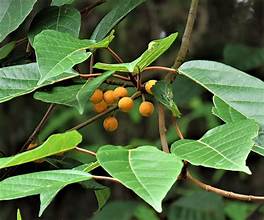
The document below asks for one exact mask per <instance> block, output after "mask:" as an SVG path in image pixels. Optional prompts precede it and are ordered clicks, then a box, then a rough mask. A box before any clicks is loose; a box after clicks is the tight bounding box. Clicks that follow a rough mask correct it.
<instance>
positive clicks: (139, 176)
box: [96, 145, 183, 212]
mask: <svg viewBox="0 0 264 220" xmlns="http://www.w3.org/2000/svg"><path fill="white" fill-rule="evenodd" d="M96 156H97V159H98V161H99V163H100V165H101V166H102V167H103V168H104V169H105V170H106V171H107V172H108V173H109V174H110V175H111V176H113V177H114V178H116V179H118V180H119V181H120V182H121V183H122V184H124V185H125V186H126V187H127V188H129V189H131V190H132V191H134V192H135V193H136V194H137V195H138V196H139V197H141V198H142V199H143V200H145V201H146V202H147V203H149V204H150V205H151V206H152V207H153V208H154V209H155V210H156V211H158V212H161V211H162V208H161V201H162V199H163V198H164V197H165V196H166V194H167V192H168V191H169V190H170V188H171V186H172V185H173V184H174V182H175V181H176V179H177V177H178V175H179V174H180V172H181V168H182V166H183V165H182V162H181V161H180V160H178V159H177V158H176V157H175V156H174V155H173V154H167V153H164V152H162V151H160V150H158V149H157V148H156V147H152V146H142V147H138V148H136V149H130V150H127V149H124V148H122V147H116V146H111V145H109V146H104V147H101V148H100V149H99V150H98V151H97V154H96Z"/></svg>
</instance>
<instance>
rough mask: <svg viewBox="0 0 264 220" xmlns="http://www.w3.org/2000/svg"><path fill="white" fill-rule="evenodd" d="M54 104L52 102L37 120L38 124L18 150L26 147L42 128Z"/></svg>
mask: <svg viewBox="0 0 264 220" xmlns="http://www.w3.org/2000/svg"><path fill="white" fill-rule="evenodd" d="M54 107H55V105H54V104H50V105H49V107H48V109H47V111H46V113H45V115H44V116H43V118H42V119H41V121H40V122H39V124H38V125H37V127H36V128H35V129H34V131H33V133H32V134H31V135H30V136H29V138H28V139H27V141H26V142H25V143H24V145H23V146H22V148H21V149H20V151H19V152H22V151H24V150H25V149H26V147H27V146H28V145H29V144H30V143H31V142H32V141H34V139H35V138H36V136H37V135H38V134H39V132H40V130H41V129H42V128H43V126H44V125H45V123H46V122H47V120H48V117H49V116H50V114H51V113H52V110H53V109H54Z"/></svg>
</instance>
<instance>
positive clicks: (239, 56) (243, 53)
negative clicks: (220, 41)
mask: <svg viewBox="0 0 264 220" xmlns="http://www.w3.org/2000/svg"><path fill="white" fill-rule="evenodd" d="M224 62H225V63H226V64H229V65H232V66H234V67H236V68H238V69H241V70H244V71H247V70H251V69H254V68H258V67H260V66H264V48H259V47H249V46H246V45H243V44H228V45H226V46H225V48H224Z"/></svg>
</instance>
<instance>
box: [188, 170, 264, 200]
mask: <svg viewBox="0 0 264 220" xmlns="http://www.w3.org/2000/svg"><path fill="white" fill-rule="evenodd" d="M186 178H187V180H189V181H190V182H191V183H193V184H195V185H196V186H198V187H200V188H201V189H204V190H206V191H208V192H213V193H216V194H218V195H220V196H223V197H226V198H229V199H236V200H240V201H248V202H264V196H252V195H244V194H239V193H234V192H231V191H226V190H223V189H219V188H216V187H213V186H210V185H207V184H205V183H203V182H201V181H200V180H198V179H196V178H194V177H193V176H192V175H191V174H190V173H189V172H188V173H187V176H186Z"/></svg>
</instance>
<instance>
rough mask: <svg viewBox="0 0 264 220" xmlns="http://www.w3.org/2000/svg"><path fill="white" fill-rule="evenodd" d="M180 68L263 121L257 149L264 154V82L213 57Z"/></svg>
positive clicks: (185, 64) (227, 101)
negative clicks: (215, 60)
mask: <svg viewBox="0 0 264 220" xmlns="http://www.w3.org/2000/svg"><path fill="white" fill-rule="evenodd" d="M179 72H180V73H181V74H184V75H186V76H187V77H189V78H191V79H192V80H194V81H195V82H197V83H198V84H200V85H202V86H203V87H204V88H206V89H207V90H209V91H210V92H212V93H213V94H214V95H216V96H218V97H219V98H220V99H222V100H223V101H224V102H225V103H226V104H228V105H229V106H230V107H231V108H233V109H235V110H236V111H238V112H240V113H241V114H242V115H244V116H246V117H247V118H249V119H254V120H255V121H256V122H258V123H259V124H260V127H261V130H260V132H259V134H260V135H259V137H258V138H257V140H256V142H257V145H258V146H256V147H254V151H255V152H257V153H259V154H261V155H264V132H263V131H264V95H263V94H264V82H263V81H261V80H260V79H258V78H255V77H253V76H250V75H248V74H246V73H244V72H242V71H240V70H238V69H235V68H233V67H230V66H227V65H225V64H222V63H218V62H213V61H201V60H200V61H199V60H197V61H189V62H186V63H184V64H183V65H182V66H181V67H180V68H179Z"/></svg>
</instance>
